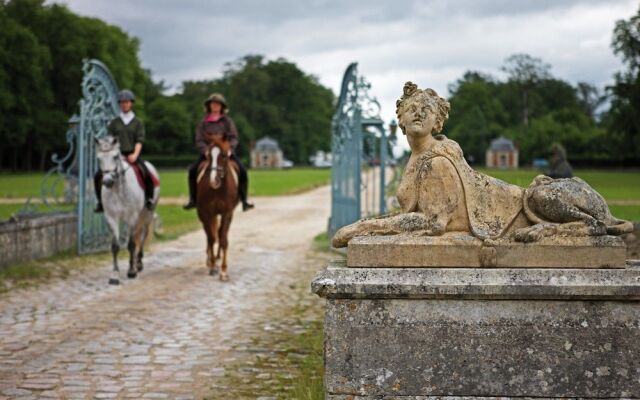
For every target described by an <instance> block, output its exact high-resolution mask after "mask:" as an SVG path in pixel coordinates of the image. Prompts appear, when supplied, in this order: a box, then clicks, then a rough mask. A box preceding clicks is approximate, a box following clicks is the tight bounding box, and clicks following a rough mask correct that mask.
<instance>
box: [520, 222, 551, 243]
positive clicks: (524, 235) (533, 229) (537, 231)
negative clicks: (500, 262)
mask: <svg viewBox="0 0 640 400" xmlns="http://www.w3.org/2000/svg"><path fill="white" fill-rule="evenodd" d="M556 233H557V226H556V225H555V224H537V225H533V226H529V227H526V228H520V229H518V230H516V234H515V239H516V242H524V243H532V242H537V241H539V240H541V239H542V238H544V237H547V236H552V235H555V234H556Z"/></svg>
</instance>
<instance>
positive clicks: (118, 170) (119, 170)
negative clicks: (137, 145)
mask: <svg viewBox="0 0 640 400" xmlns="http://www.w3.org/2000/svg"><path fill="white" fill-rule="evenodd" d="M124 161H125V160H124V156H122V155H120V157H119V158H118V163H117V165H116V167H115V168H114V169H110V170H102V173H103V174H104V175H106V174H111V175H112V176H114V177H115V178H116V179H117V178H119V177H120V176H123V175H124V174H125V173H126V172H127V171H128V170H129V169H131V165H130V164H129V163H128V162H127V163H126V164H128V165H129V166H128V167H125V166H124Z"/></svg>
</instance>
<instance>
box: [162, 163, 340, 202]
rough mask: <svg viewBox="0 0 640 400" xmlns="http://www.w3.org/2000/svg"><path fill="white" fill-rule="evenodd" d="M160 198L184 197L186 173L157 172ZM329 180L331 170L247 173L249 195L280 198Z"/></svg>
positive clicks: (172, 171) (304, 169) (302, 169)
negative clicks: (158, 173) (160, 189)
mask: <svg viewBox="0 0 640 400" xmlns="http://www.w3.org/2000/svg"><path fill="white" fill-rule="evenodd" d="M160 179H161V182H162V184H161V187H162V192H161V193H162V196H166V197H179V196H187V194H188V193H187V192H188V187H187V172H186V171H183V170H163V171H160ZM330 179H331V170H330V169H316V168H292V169H287V170H249V195H250V196H279V195H286V194H294V193H300V192H304V191H306V190H310V189H313V188H316V187H318V186H322V185H326V184H328V183H329V181H330Z"/></svg>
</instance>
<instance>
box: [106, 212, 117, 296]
mask: <svg viewBox="0 0 640 400" xmlns="http://www.w3.org/2000/svg"><path fill="white" fill-rule="evenodd" d="M105 217H106V220H107V225H108V226H109V229H110V230H111V255H112V256H113V271H112V273H111V277H110V278H109V284H110V285H118V284H119V283H120V269H119V268H118V252H119V251H120V244H119V243H120V230H119V227H118V221H115V220H114V219H113V218H109V217H108V216H105Z"/></svg>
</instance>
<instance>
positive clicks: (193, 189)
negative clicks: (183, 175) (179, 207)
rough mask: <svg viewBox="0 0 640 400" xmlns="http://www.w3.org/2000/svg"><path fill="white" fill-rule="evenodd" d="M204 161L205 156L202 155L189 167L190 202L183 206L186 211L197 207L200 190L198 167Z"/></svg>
mask: <svg viewBox="0 0 640 400" xmlns="http://www.w3.org/2000/svg"><path fill="white" fill-rule="evenodd" d="M204 159H205V158H204V156H202V155H201V156H200V158H198V160H197V161H196V162H194V163H193V164H191V165H190V166H189V175H188V182H189V202H188V203H187V204H185V205H184V206H183V208H184V209H185V210H190V209H192V208H195V207H196V196H197V190H198V183H197V182H196V180H197V179H198V167H199V166H200V163H201V162H202V161H203V160H204Z"/></svg>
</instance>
